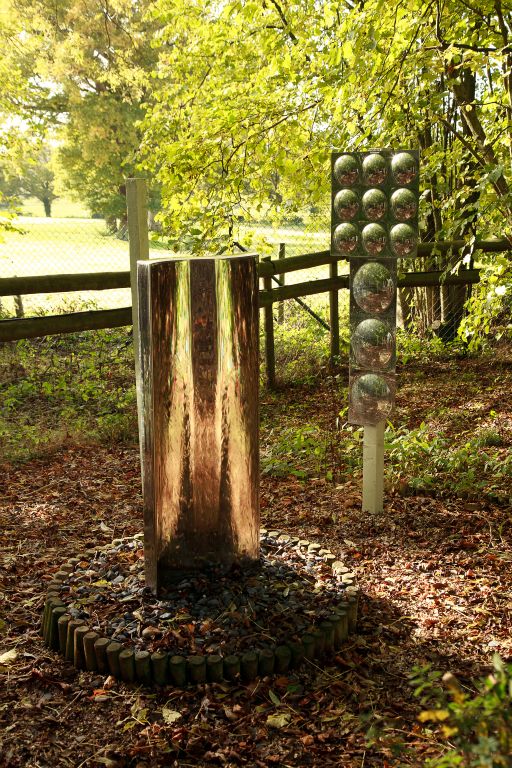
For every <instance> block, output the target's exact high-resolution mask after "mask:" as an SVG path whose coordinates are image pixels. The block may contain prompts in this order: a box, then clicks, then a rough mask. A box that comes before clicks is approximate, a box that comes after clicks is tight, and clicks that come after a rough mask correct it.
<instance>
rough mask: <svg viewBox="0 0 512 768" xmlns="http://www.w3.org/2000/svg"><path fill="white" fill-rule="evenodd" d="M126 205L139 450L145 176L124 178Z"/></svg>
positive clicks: (145, 248)
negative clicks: (139, 273)
mask: <svg viewBox="0 0 512 768" xmlns="http://www.w3.org/2000/svg"><path fill="white" fill-rule="evenodd" d="M126 207H127V214H128V239H129V248H130V284H131V289H132V321H133V351H134V354H135V384H136V388H137V415H138V424H139V447H140V450H141V451H142V442H141V441H142V388H141V382H140V362H139V344H140V334H139V302H138V296H137V262H138V261H142V260H144V261H145V260H147V259H149V237H148V203H147V186H146V180H145V179H127V180H126Z"/></svg>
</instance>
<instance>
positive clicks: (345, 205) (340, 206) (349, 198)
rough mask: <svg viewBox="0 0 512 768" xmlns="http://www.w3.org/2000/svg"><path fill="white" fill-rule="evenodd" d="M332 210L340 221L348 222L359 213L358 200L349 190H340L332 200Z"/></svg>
mask: <svg viewBox="0 0 512 768" xmlns="http://www.w3.org/2000/svg"><path fill="white" fill-rule="evenodd" d="M334 210H335V211H336V213H337V215H338V216H339V218H340V219H341V220H342V221H350V219H353V218H354V216H356V214H357V212H358V211H359V200H358V197H357V195H356V194H355V192H352V190H351V189H341V190H340V191H339V192H338V194H337V195H336V197H335V198H334Z"/></svg>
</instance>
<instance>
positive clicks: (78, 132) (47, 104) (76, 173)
mask: <svg viewBox="0 0 512 768" xmlns="http://www.w3.org/2000/svg"><path fill="white" fill-rule="evenodd" d="M149 5H150V3H149V2H147V1H146V0H144V1H143V2H138V3H132V2H131V1H130V0H111V2H109V3H108V4H101V3H95V2H89V0H87V1H86V2H82V1H81V0H63V1H62V2H60V1H59V2H58V3H57V4H55V3H54V2H53V1H51V2H50V1H49V0H38V2H32V0H7V2H6V12H5V14H3V16H4V19H3V24H0V42H1V43H2V48H3V51H4V52H5V53H6V56H5V59H4V62H3V64H2V65H0V74H2V70H3V68H4V67H5V69H6V71H7V72H8V73H9V74H8V75H7V74H6V77H5V78H1V80H2V85H1V86H0V124H1V122H2V120H3V119H5V120H6V119H7V115H9V116H10V118H11V119H12V116H16V118H17V119H18V120H19V121H22V123H23V125H24V126H26V127H27V130H28V131H29V132H30V133H31V134H37V135H40V134H43V135H44V134H51V135H52V138H53V139H54V141H58V143H59V145H60V159H61V162H62V165H63V168H64V171H65V174H66V176H67V184H68V187H70V188H72V191H73V192H74V194H75V195H76V196H77V197H78V198H79V199H80V200H82V201H85V202H86V203H87V204H88V205H89V207H90V208H91V210H92V211H93V212H94V213H98V214H101V215H102V216H104V217H109V218H111V219H112V218H114V217H124V216H125V208H126V202H125V193H124V180H125V177H126V176H128V175H133V174H134V167H135V166H134V163H135V154H136V152H137V150H138V146H139V143H140V133H139V131H138V129H137V122H138V120H139V119H140V118H141V116H142V114H143V111H144V108H143V103H144V101H145V100H146V99H147V98H148V97H149V85H150V81H151V78H150V71H151V68H152V66H153V63H154V59H155V55H154V52H153V49H152V46H151V39H152V37H153V33H154V27H152V25H151V24H149V23H146V22H145V21H144V19H143V16H144V13H145V10H146V8H147V7H148V6H149Z"/></svg>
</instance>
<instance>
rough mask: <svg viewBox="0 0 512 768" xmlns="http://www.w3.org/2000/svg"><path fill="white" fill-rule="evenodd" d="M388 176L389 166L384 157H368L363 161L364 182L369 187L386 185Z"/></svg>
mask: <svg viewBox="0 0 512 768" xmlns="http://www.w3.org/2000/svg"><path fill="white" fill-rule="evenodd" d="M387 175H388V164H387V161H386V158H385V157H384V156H383V155H378V154H372V155H367V156H366V157H365V158H364V160H363V181H364V183H365V184H367V185H368V186H369V187H374V186H379V185H380V184H384V182H385V181H386V177H387Z"/></svg>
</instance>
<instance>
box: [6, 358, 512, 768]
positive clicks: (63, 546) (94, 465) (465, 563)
mask: <svg viewBox="0 0 512 768" xmlns="http://www.w3.org/2000/svg"><path fill="white" fill-rule="evenodd" d="M497 368H498V369H499V370H498V372H499V377H500V378H499V380H500V392H499V414H500V418H501V419H502V421H503V423H504V424H507V423H512V422H511V414H512V394H510V393H512V386H511V384H512V368H511V366H510V363H509V362H508V359H506V358H503V357H502V359H501V361H500V360H499V361H498V362H497V363H494V362H493V364H489V361H485V360H469V359H468V360H458V361H452V362H444V363H442V364H437V365H432V366H429V367H428V369H426V368H422V367H421V366H415V365H408V366H407V369H405V370H403V371H402V372H401V378H402V391H403V392H404V393H407V394H408V395H410V399H409V401H408V402H407V401H406V400H405V397H404V398H403V400H402V401H399V409H398V417H397V419H399V420H400V422H401V423H402V424H406V425H407V426H409V427H410V428H415V427H416V426H418V425H419V424H420V423H421V422H422V421H429V422H430V423H433V404H434V406H436V407H440V404H443V407H444V406H445V405H446V403H448V404H450V405H451V406H453V407H454V408H455V406H456V411H457V419H458V422H457V423H455V421H454V419H453V418H452V417H453V413H450V415H449V417H447V419H448V421H447V430H448V433H450V430H451V431H452V433H453V439H454V440H457V439H459V437H460V435H461V434H462V432H463V431H464V430H466V431H467V432H468V433H469V432H470V431H471V429H472V428H474V425H475V418H476V417H475V409H474V408H473V409H471V408H470V407H469V406H470V405H474V403H470V402H469V400H470V399H471V397H473V399H474V393H473V395H471V392H472V390H471V389H470V390H469V391H468V394H467V396H466V395H465V394H464V392H463V391H462V390H461V388H460V387H459V386H458V383H457V382H458V381H459V380H460V377H461V376H462V375H467V376H468V377H469V376H472V377H474V378H476V379H477V380H478V382H479V386H480V389H479V395H478V408H479V413H480V414H481V418H482V419H483V418H484V416H485V414H486V413H489V411H491V409H494V410H496V409H497V408H498V405H497V404H496V392H494V391H493V390H492V383H493V380H494V378H495V376H496V375H497V370H496V369H497ZM325 386H327V384H325V382H317V383H316V384H315V386H314V387H307V388H300V387H297V388H291V389H289V390H287V391H286V392H284V393H279V392H278V393H277V394H275V395H272V396H270V395H268V396H267V395H264V397H263V402H262V411H263V418H265V413H267V415H269V414H271V415H272V421H273V430H274V431H278V430H279V426H280V425H282V426H283V427H284V426H285V425H286V424H287V423H288V417H289V414H290V407H291V406H293V407H294V408H295V409H296V412H297V413H300V414H301V417H302V418H303V419H304V420H307V419H310V418H315V417H317V415H318V414H322V412H323V411H324V410H325V409H324V405H325V402H326V392H325ZM329 397H331V394H330V395H329ZM331 399H332V398H331ZM466 401H467V402H466ZM466 406H467V408H466ZM332 416H333V414H324V415H323V417H322V416H321V417H320V418H324V419H326V420H327V419H328V418H330V417H332ZM479 418H480V417H479ZM450 419H451V420H450ZM507 420H508V421H507ZM445 426H446V424H445ZM457 430H458V431H457ZM448 436H450V434H449V435H448ZM265 439H266V436H265V430H263V440H264V441H265ZM508 439H509V438H508V437H507V440H506V442H505V448H506V447H507V446H508V449H509V450H510V444H509V442H507V441H508ZM0 469H1V473H0V498H1V502H0V525H1V530H2V532H3V536H2V550H1V552H0V598H1V599H0V606H1V607H0V657H1V658H0V664H1V667H0V765H1V766H9V768H11V767H12V768H16V767H17V766H24V767H25V766H28V767H30V766H34V768H36V766H37V767H38V768H44V767H45V766H73V767H74V768H77V766H80V768H86V766H91V768H92V767H93V766H101V765H103V766H109V767H110V768H122V767H123V766H133V767H134V768H143V766H181V765H183V766H189V765H197V766H215V765H222V766H238V765H248V766H263V767H266V766H272V765H277V766H283V767H284V766H309V765H310V766H318V765H322V766H350V768H355V767H356V766H358V767H359V766H363V765H365V766H375V767H376V768H386V767H387V768H390V766H398V765H401V766H418V767H419V766H422V765H424V763H425V761H426V760H427V759H428V758H429V757H433V756H436V755H438V754H439V753H440V750H441V747H440V744H439V743H438V741H437V739H436V737H435V735H433V734H430V736H429V732H428V731H425V730H424V729H423V728H422V727H421V725H420V724H419V722H418V714H419V712H420V709H421V707H420V704H419V702H418V701H417V700H416V699H415V698H414V697H413V695H412V691H411V687H410V685H409V681H408V677H409V675H410V673H411V670H412V668H413V667H415V666H417V665H421V664H427V663H428V664H431V665H432V668H433V669H438V670H440V671H441V672H446V671H448V670H449V671H451V672H453V673H454V674H456V675H457V676H458V678H459V679H460V680H462V681H463V682H464V684H467V685H469V684H470V680H471V679H472V678H474V677H475V676H477V675H480V674H482V673H484V672H486V671H487V670H488V669H489V665H490V659H491V657H492V655H493V654H494V653H496V652H498V653H499V654H500V655H501V657H502V658H503V659H504V660H505V661H510V660H512V641H511V637H512V633H511V614H512V573H511V568H510V562H511V560H512V546H511V535H510V526H511V522H512V509H511V506H510V502H509V500H508V499H506V498H505V499H504V497H503V493H502V494H501V497H500V500H499V501H496V500H493V499H492V496H487V495H485V494H476V498H475V495H473V497H471V494H463V495H461V494H458V495H457V494H455V493H450V492H449V489H447V487H446V485H444V486H443V487H442V488H441V487H440V488H436V486H435V485H434V487H433V488H431V489H429V490H428V492H421V491H418V492H417V494H416V495H408V494H409V493H410V492H411V490H410V485H409V483H408V479H407V478H404V484H403V485H398V486H396V487H393V488H391V489H390V490H389V492H388V493H387V496H386V508H385V512H384V513H383V514H382V515H376V516H374V517H372V518H369V516H368V515H362V514H361V511H360V489H359V485H360V478H359V477H358V475H357V471H355V473H354V475H353V476H352V477H351V476H346V477H345V478H342V479H341V480H340V479H337V480H336V482H334V483H331V482H328V481H325V479H324V478H323V477H321V476H320V475H317V476H309V477H307V478H306V479H299V478H297V477H296V476H293V475H291V474H288V475H283V476H280V477H273V476H271V475H267V476H264V478H263V480H262V486H261V497H262V522H263V523H264V524H266V525H269V526H270V525H271V526H272V527H273V528H276V529H279V530H282V531H284V532H288V533H290V534H292V535H297V536H301V537H308V538H313V539H314V540H315V541H318V542H319V543H321V544H323V545H324V546H326V547H328V548H329V549H331V550H332V551H333V552H334V553H335V554H336V555H337V556H339V557H343V559H346V560H347V562H348V563H349V564H350V567H353V568H354V570H355V571H356V572H357V575H358V580H359V584H360V585H361V587H362V592H363V594H362V599H361V603H360V617H359V628H358V634H357V635H356V636H353V637H352V638H351V640H350V642H349V643H348V644H347V646H346V647H345V648H343V649H342V651H341V652H340V653H339V654H338V655H337V656H336V657H335V658H334V659H332V660H331V661H329V663H328V664H327V665H326V666H325V667H324V668H322V667H320V666H318V665H310V666H309V667H307V668H304V669H303V670H300V671H299V672H297V673H294V674H290V675H288V676H281V677H278V678H270V679H266V678H264V679H261V680H259V681H256V682H255V683H251V684H250V685H235V686H232V685H231V686H228V685H224V684H218V685H208V686H198V687H197V688H190V689H187V690H173V689H170V688H169V689H166V690H157V689H155V690H149V689H144V688H136V687H130V686H126V685H124V684H123V683H120V682H117V681H115V680H114V679H113V678H110V677H107V678H104V677H102V676H101V675H98V674H96V673H87V672H79V671H77V670H75V669H74V668H73V667H71V666H70V665H69V664H68V663H66V662H65V661H64V660H63V659H62V658H61V657H60V656H59V655H57V654H55V653H53V652H51V651H49V650H47V649H46V648H45V647H44V646H43V644H42V642H41V638H40V637H39V634H38V626H39V621H40V612H41V609H42V606H43V601H44V594H45V584H46V583H47V582H48V581H49V580H50V579H51V576H52V574H53V573H55V572H56V571H57V570H58V568H59V566H60V564H61V563H62V561H63V560H65V559H66V558H68V557H71V556H75V555H76V554H77V553H80V552H83V551H85V550H86V549H87V548H89V547H91V546H95V545H98V544H106V543H108V542H110V541H111V540H112V538H115V537H123V536H130V535H133V534H134V533H136V532H137V531H138V530H140V527H141V520H142V501H141V496H140V480H139V475H138V450H137V447H136V446H126V445H124V446H123V445H120V446H119V445H118V446H107V447H106V446H92V445H85V446H84V445H73V444H72V443H68V444H65V445H63V446H62V447H61V448H59V449H58V450H57V451H56V452H55V453H53V454H51V455H48V456H47V457H46V458H39V459H37V460H34V461H30V462H27V463H24V464H16V465H13V464H3V465H2V466H1V467H0ZM501 490H502V491H503V488H502V489H501ZM505 490H506V489H505ZM509 493H510V489H509Z"/></svg>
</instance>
